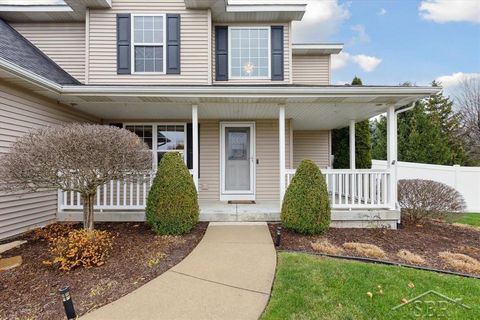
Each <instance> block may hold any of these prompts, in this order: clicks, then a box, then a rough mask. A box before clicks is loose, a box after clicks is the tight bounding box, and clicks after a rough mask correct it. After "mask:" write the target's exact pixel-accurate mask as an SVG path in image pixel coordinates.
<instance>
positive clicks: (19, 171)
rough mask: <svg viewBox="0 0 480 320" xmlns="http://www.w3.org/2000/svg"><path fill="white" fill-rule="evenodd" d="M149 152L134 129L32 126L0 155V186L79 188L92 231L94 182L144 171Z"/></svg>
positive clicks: (85, 221)
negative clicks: (34, 127)
mask: <svg viewBox="0 0 480 320" xmlns="http://www.w3.org/2000/svg"><path fill="white" fill-rule="evenodd" d="M151 156H152V155H151V151H150V150H149V149H148V147H147V145H146V144H145V143H144V142H143V141H142V140H141V139H140V138H138V136H137V135H135V134H134V133H132V132H130V131H127V130H125V129H120V128H116V127H109V126H103V125H95V124H81V123H70V124H65V125H58V126H51V127H44V128H40V129H37V130H33V131H31V132H29V133H27V134H26V135H24V136H22V137H20V138H19V139H18V140H17V141H16V142H15V143H14V144H13V146H12V148H11V149H10V152H9V153H6V154H4V155H2V156H1V157H0V190H2V191H6V192H15V191H20V190H27V191H33V192H34V191H39V190H48V189H61V190H64V191H74V192H79V193H80V195H81V197H82V202H83V226H84V228H85V229H89V230H93V220H94V215H93V204H94V200H95V194H96V192H97V187H99V186H102V185H104V184H105V183H107V182H108V181H110V180H120V179H129V178H130V177H134V176H137V175H143V174H144V173H146V172H147V171H148V170H149V169H150V168H151V164H152V160H151Z"/></svg>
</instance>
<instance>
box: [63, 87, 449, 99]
mask: <svg viewBox="0 0 480 320" xmlns="http://www.w3.org/2000/svg"><path fill="white" fill-rule="evenodd" d="M439 90H441V89H440V88H432V87H354V86H339V87H283V86H275V87H258V86H235V87H234V86H197V87H195V86H193V87H191V86H151V87H150V86H104V85H99V86H95V85H84V86H71V85H68V86H63V87H62V93H63V94H66V95H95V94H102V95H106V96H109V95H110V96H112V95H115V96H132V95H137V96H138V95H143V96H165V97H169V96H185V97H190V96H191V97H199V96H220V97H221V96H228V97H231V96H239V97H244V96H245V95H248V96H249V97H254V96H258V97H265V96H268V97H276V98H279V97H284V98H291V97H315V96H319V95H321V96H335V97H349V96H359V95H361V96H378V95H389V96H400V97H401V96H412V95H414V96H415V95H418V96H428V95H432V94H435V93H437V92H438V91H439Z"/></svg>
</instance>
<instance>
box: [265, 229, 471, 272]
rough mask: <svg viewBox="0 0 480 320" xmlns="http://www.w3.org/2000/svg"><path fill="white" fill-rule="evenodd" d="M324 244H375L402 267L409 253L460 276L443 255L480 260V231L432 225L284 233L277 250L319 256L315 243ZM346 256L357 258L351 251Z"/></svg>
mask: <svg viewBox="0 0 480 320" xmlns="http://www.w3.org/2000/svg"><path fill="white" fill-rule="evenodd" d="M277 226H278V224H273V223H272V224H269V227H270V232H271V234H272V238H273V240H274V241H275V233H276V227H277ZM321 240H327V241H328V242H330V243H331V244H334V245H336V246H339V247H342V245H343V244H344V243H345V242H361V243H369V244H374V245H376V246H379V247H380V248H381V249H383V250H384V251H385V252H386V254H387V257H385V258H382V259H383V260H388V261H394V262H402V263H405V262H404V261H402V260H400V259H399V258H398V257H397V252H398V251H400V250H402V249H406V250H408V251H410V252H413V253H415V254H418V255H421V256H423V258H424V259H425V260H426V264H425V265H424V266H427V267H433V268H437V269H441V270H448V271H457V272H458V271H459V270H454V269H452V268H450V267H449V266H448V265H446V264H445V262H444V261H443V260H442V259H441V258H440V257H439V256H438V253H439V252H442V251H450V252H452V253H462V254H465V255H468V256H470V257H472V258H475V259H477V260H480V229H478V230H474V229H467V228H462V227H458V226H453V225H450V224H447V223H441V222H431V223H427V224H424V225H422V226H405V227H404V228H402V229H398V230H390V229H382V228H378V229H360V228H359V229H353V228H348V229H347V228H345V229H343V228H342V229H341V228H330V229H329V230H328V231H327V232H326V233H325V234H323V235H321V236H305V235H300V234H297V233H294V232H292V231H289V230H286V229H282V233H281V245H280V246H279V247H278V248H277V249H279V250H293V251H305V252H315V251H314V250H313V249H312V246H311V243H312V242H316V241H321ZM345 255H349V256H356V255H355V253H353V252H350V251H348V250H346V252H345ZM357 256H358V255H357Z"/></svg>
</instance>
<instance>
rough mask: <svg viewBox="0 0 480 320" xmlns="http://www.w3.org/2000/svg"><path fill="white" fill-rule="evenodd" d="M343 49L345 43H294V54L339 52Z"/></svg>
mask: <svg viewBox="0 0 480 320" xmlns="http://www.w3.org/2000/svg"><path fill="white" fill-rule="evenodd" d="M342 50H343V43H294V44H292V53H293V54H294V55H315V54H338V53H340V52H341V51H342Z"/></svg>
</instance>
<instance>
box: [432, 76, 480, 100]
mask: <svg viewBox="0 0 480 320" xmlns="http://www.w3.org/2000/svg"><path fill="white" fill-rule="evenodd" d="M474 79H476V80H478V81H480V73H479V72H473V73H463V72H456V73H452V74H449V75H444V76H441V77H438V78H436V79H435V80H436V81H437V82H439V83H440V85H441V86H442V87H443V89H444V90H443V93H444V94H445V95H446V96H450V97H455V96H456V95H457V94H458V93H459V90H460V89H461V86H460V85H461V84H462V82H464V81H470V80H474Z"/></svg>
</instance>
